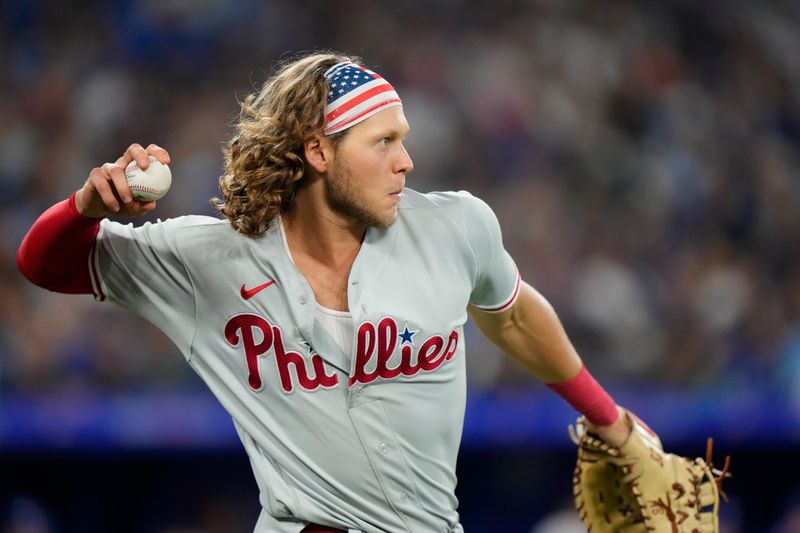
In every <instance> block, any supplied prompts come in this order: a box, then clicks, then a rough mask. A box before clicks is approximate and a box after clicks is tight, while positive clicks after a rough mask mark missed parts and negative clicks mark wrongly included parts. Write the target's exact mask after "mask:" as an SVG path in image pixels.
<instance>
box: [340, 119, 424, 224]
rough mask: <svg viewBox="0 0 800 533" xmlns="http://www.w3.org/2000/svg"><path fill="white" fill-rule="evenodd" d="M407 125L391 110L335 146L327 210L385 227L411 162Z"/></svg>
mask: <svg viewBox="0 0 800 533" xmlns="http://www.w3.org/2000/svg"><path fill="white" fill-rule="evenodd" d="M408 130H409V127H408V122H407V121H406V117H405V115H403V108H402V107H399V106H398V107H390V108H389V109H385V110H383V111H381V112H380V113H377V114H375V115H373V116H371V117H370V118H368V119H367V120H365V121H364V122H361V123H359V124H356V125H355V126H353V127H352V129H351V131H350V132H349V133H348V134H347V135H346V136H345V137H344V138H343V139H342V140H341V142H340V143H339V144H338V145H337V147H336V151H335V157H334V161H333V168H332V170H331V172H330V173H329V175H328V179H327V180H326V193H327V196H328V202H329V203H330V205H331V207H332V208H333V209H334V210H335V211H338V212H339V213H341V214H343V215H345V216H348V217H351V218H352V219H354V220H356V221H357V222H360V223H362V224H367V225H370V226H376V227H379V228H388V227H389V226H391V225H392V223H393V222H394V221H395V219H396V218H397V204H398V203H399V202H400V196H401V193H402V190H403V186H404V185H405V182H406V174H408V173H409V172H411V170H412V169H413V168H414V164H413V163H412V161H411V158H410V157H409V155H408V152H406V149H405V147H404V146H403V139H404V138H405V136H406V135H407V134H408Z"/></svg>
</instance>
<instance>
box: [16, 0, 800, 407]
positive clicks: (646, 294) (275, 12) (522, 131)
mask: <svg viewBox="0 0 800 533" xmlns="http://www.w3.org/2000/svg"><path fill="white" fill-rule="evenodd" d="M322 48H330V49H337V50H343V51H347V52H351V53H355V54H358V55H361V56H362V57H363V58H364V62H365V64H366V65H368V66H371V67H374V68H375V69H376V70H377V71H378V72H380V73H382V74H383V75H385V76H386V77H387V78H388V79H389V80H390V81H391V82H392V83H393V84H394V85H395V86H396V87H397V88H398V91H399V93H400V95H401V97H402V98H403V102H404V109H405V113H406V116H407V117H408V119H409V122H410V124H411V129H412V131H411V134H410V135H409V137H408V139H407V143H406V144H407V148H408V149H409V152H410V154H411V156H412V158H413V159H414V162H415V167H416V168H415V171H414V172H413V173H412V174H411V175H409V178H408V183H407V185H408V186H410V187H411V188H414V189H417V190H420V191H429V190H442V189H447V190H449V189H467V190H469V191H471V192H472V193H473V194H475V195H477V196H479V197H481V198H483V199H484V200H486V201H487V202H488V203H489V204H490V205H491V206H492V207H493V208H494V210H495V211H496V213H497V215H498V218H499V219H500V222H501V225H502V227H503V230H504V241H505V245H506V247H507V248H508V250H509V251H510V252H511V254H512V255H513V256H514V258H515V259H516V261H517V263H518V265H519V267H520V270H521V272H522V275H523V278H524V279H525V280H527V281H528V282H530V283H531V284H532V285H534V286H535V287H536V288H537V289H538V290H540V291H541V292H542V293H543V294H544V295H545V296H546V297H547V298H548V299H549V300H550V301H551V302H552V303H553V305H554V307H555V308H556V310H557V312H558V313H559V315H560V317H561V318H562V320H563V322H564V324H565V326H566V328H567V331H568V333H569V334H570V336H571V338H572V339H573V341H574V343H575V344H576V345H577V347H578V349H579V352H580V353H581V355H582V356H583V357H584V359H585V360H586V361H587V364H588V365H589V367H590V369H592V371H593V372H594V373H595V374H596V375H598V376H599V377H600V378H601V381H603V382H604V383H607V384H610V385H612V386H613V385H625V384H628V383H639V384H641V383H645V384H653V385H665V386H680V387H687V388H692V387H695V388H699V387H703V388H708V387H715V388H719V389H721V390H722V389H727V390H742V389H752V388H756V389H758V388H771V389H778V390H785V391H787V392H790V391H792V390H793V389H795V388H798V389H800V387H797V385H800V327H798V326H800V321H799V319H800V255H799V253H798V252H800V248H798V242H800V241H799V240H798V237H800V176H799V175H798V169H800V161H799V160H798V154H799V153H800V152H799V151H798V147H800V54H798V50H800V4H798V3H797V2H791V1H785V2H778V1H775V2H758V3H754V2H747V1H744V0H741V1H734V2H725V3H721V2H691V1H673V2H658V1H655V0H652V1H643V2H634V1H621V2H589V1H578V0H570V1H557V0H542V1H536V2H533V1H532V2H519V1H510V0H509V1H498V2H477V1H476V2H467V1H466V0H438V1H434V2H421V1H414V2H404V3H401V2H385V3H377V2H366V1H358V0H348V1H342V2H319V1H315V0H303V1H289V0H285V1H272V2H260V1H257V0H243V1H237V2H216V1H213V0H202V1H189V0H140V1H124V0H116V1H112V2H100V1H87V2H81V3H80V5H79V6H78V5H77V4H76V5H70V4H68V3H61V2H52V1H48V0H28V1H26V0H4V1H3V8H2V10H0V202H2V209H0V221H1V223H2V228H3V232H2V234H0V268H1V269H2V272H0V274H2V275H0V315H2V326H0V391H46V390H62V389H70V388H77V389H82V388H101V389H106V388H108V389H114V390H117V389H119V388H151V387H171V388H174V387H176V386H180V387H184V386H185V387H198V386H201V385H200V384H199V381H198V380H197V379H196V378H194V376H192V375H191V373H190V370H188V368H187V367H186V365H185V363H184V361H183V358H182V357H181V356H180V354H178V353H177V350H176V349H175V348H174V346H172V345H171V344H170V342H169V341H168V340H166V338H165V337H163V336H162V335H161V334H160V333H159V332H158V331H157V330H156V329H155V328H153V327H152V326H150V325H148V324H146V323H144V322H143V321H141V320H140V319H138V318H135V317H132V316H130V315H128V314H127V313H126V312H124V311H121V310H117V309H112V307H113V306H112V305H109V304H105V303H96V302H93V301H92V298H91V297H90V296H81V297H67V296H61V295H54V294H50V293H47V292H45V291H42V290H40V289H37V288H35V287H33V286H31V285H30V284H28V283H27V282H26V281H25V280H24V279H23V278H22V276H21V275H20V274H19V273H18V272H17V270H16V267H15V258H14V256H15V253H16V249H17V247H18V245H19V243H20V241H21V239H22V237H23V235H24V234H25V232H26V231H27V229H28V228H29V226H30V225H31V223H32V222H33V221H34V220H35V218H36V217H37V216H38V215H39V214H40V213H41V212H42V211H43V210H44V209H46V208H47V207H48V206H50V205H51V204H53V203H55V202H56V201H59V200H61V199H63V198H66V197H67V196H68V195H69V194H70V193H71V192H72V191H74V190H76V189H77V188H78V187H80V185H81V184H82V183H83V181H84V180H85V179H86V176H87V175H88V172H89V170H90V169H92V168H93V167H94V166H98V165H99V164H101V163H103V162H105V161H109V160H114V159H116V158H117V157H118V156H119V155H120V154H121V152H122V151H123V150H124V149H125V148H126V147H127V146H128V145H129V144H130V143H132V142H140V143H143V144H147V143H151V142H153V143H157V144H159V145H161V146H164V147H166V148H167V149H168V150H169V151H170V153H171V156H172V161H173V164H172V171H173V177H174V182H173V189H172V191H171V192H170V193H169V194H168V195H167V197H166V198H165V199H164V200H162V201H161V202H160V203H159V207H158V209H157V211H156V212H155V213H154V214H153V215H152V217H151V218H153V219H155V218H167V217H173V216H179V215H181V214H188V213H202V214H213V210H212V209H211V207H210V206H209V202H208V199H209V198H210V197H212V196H214V195H215V194H217V186H216V183H217V178H218V176H219V175H220V173H221V165H222V161H221V150H220V149H221V146H222V145H223V144H224V143H225V142H226V140H227V138H228V136H229V135H230V132H231V129H230V125H231V123H232V122H233V121H234V119H235V116H236V113H237V111H238V103H237V102H238V101H240V100H242V99H243V98H244V96H245V95H246V94H248V93H249V92H251V91H252V90H254V89H256V88H257V87H258V86H259V85H260V83H262V82H263V81H264V80H265V79H266V77H267V76H268V75H269V74H270V72H272V69H273V67H274V65H275V64H276V61H278V60H280V59H281V58H285V57H287V53H288V52H294V51H303V50H312V49H322ZM135 223H137V224H138V223H140V221H137V222H135ZM468 343H469V344H470V348H469V349H468V353H469V354H470V355H469V356H468V357H469V358H470V362H469V364H468V368H469V373H470V381H471V386H472V387H479V388H492V387H500V386H518V385H523V384H532V383H533V381H534V380H532V378H531V377H530V376H528V375H527V374H526V373H525V372H524V371H523V370H522V369H521V368H520V367H518V366H517V365H515V364H514V363H512V362H510V361H508V360H507V359H506V358H504V357H503V356H501V355H499V354H498V352H497V350H496V349H494V348H493V347H492V346H490V345H489V344H488V342H487V341H485V340H484V339H483V338H482V337H481V336H480V335H479V334H477V333H476V332H475V330H474V328H473V327H472V326H469V330H468ZM798 402H799V405H800V400H798Z"/></svg>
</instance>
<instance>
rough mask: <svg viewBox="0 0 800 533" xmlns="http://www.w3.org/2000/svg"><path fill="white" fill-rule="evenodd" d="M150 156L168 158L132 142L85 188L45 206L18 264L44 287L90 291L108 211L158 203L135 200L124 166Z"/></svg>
mask: <svg viewBox="0 0 800 533" xmlns="http://www.w3.org/2000/svg"><path fill="white" fill-rule="evenodd" d="M148 155H153V156H155V157H156V158H158V160H159V161H161V162H163V163H169V154H168V153H167V151H166V150H164V149H163V148H161V147H159V146H156V145H154V144H151V145H150V146H148V147H147V149H146V150H145V149H144V148H142V146H141V145H139V144H132V145H131V146H129V147H128V149H127V150H126V151H125V153H124V154H123V155H122V156H121V157H120V158H119V159H117V161H116V162H114V163H106V164H105V165H103V166H102V167H98V168H95V169H93V170H92V171H91V172H90V173H89V177H88V178H87V180H86V183H84V185H83V187H81V189H80V190H78V191H77V192H76V193H74V194H73V195H72V196H70V198H68V199H66V200H63V201H61V202H59V203H57V204H55V205H54V206H52V207H50V208H49V209H48V210H47V211H45V212H44V213H43V214H42V215H41V216H40V217H39V218H38V219H37V220H36V222H35V223H34V224H33V226H32V227H31V229H30V230H29V231H28V233H27V235H25V238H24V239H23V241H22V244H21V245H20V247H19V250H18V251H17V267H18V268H19V270H20V272H22V273H23V274H24V275H25V277H26V278H28V279H29V280H30V281H31V282H32V283H34V284H35V285H38V286H40V287H43V288H46V289H49V290H51V291H55V292H63V293H69V294H91V293H92V283H91V278H90V273H89V268H88V257H89V254H90V252H91V249H92V246H94V242H95V237H96V236H97V234H98V232H99V231H100V221H101V220H102V219H103V218H104V217H106V216H107V215H110V214H114V215H117V216H122V217H133V216H137V215H140V214H142V213H145V212H147V211H151V210H152V209H153V208H154V207H155V202H138V201H135V200H133V197H132V195H131V191H130V188H129V187H128V183H127V179H126V178H125V166H126V165H127V164H128V163H130V162H131V161H133V160H136V161H137V163H138V164H139V166H140V167H141V168H146V167H147V166H148V165H149V163H150V162H149V160H148Z"/></svg>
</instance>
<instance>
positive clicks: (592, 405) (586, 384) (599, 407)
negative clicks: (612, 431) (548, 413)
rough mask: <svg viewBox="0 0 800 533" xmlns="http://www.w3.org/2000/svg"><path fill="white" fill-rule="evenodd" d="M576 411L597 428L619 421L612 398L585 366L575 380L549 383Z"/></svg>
mask: <svg viewBox="0 0 800 533" xmlns="http://www.w3.org/2000/svg"><path fill="white" fill-rule="evenodd" d="M547 386H548V387H550V388H551V389H553V390H554V391H556V392H557V393H558V394H559V395H560V396H561V397H562V398H564V399H565V400H566V401H567V403H568V404H570V405H571V406H572V407H573V408H574V409H575V410H576V411H578V412H579V413H581V414H583V415H585V416H586V418H587V420H589V422H591V423H592V424H595V425H597V426H609V425H611V424H613V423H614V422H616V421H617V418H618V417H619V411H618V410H617V404H616V402H614V400H612V399H611V396H609V395H608V393H607V392H606V391H605V389H603V387H601V386H600V384H599V383H598V382H597V381H595V379H594V378H593V377H592V375H591V374H590V373H589V371H588V370H586V367H585V366H582V367H581V371H580V372H578V375H577V376H575V377H574V378H572V379H570V380H568V381H564V382H561V383H548V384H547Z"/></svg>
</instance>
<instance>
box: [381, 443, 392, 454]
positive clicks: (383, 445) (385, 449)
mask: <svg viewBox="0 0 800 533" xmlns="http://www.w3.org/2000/svg"><path fill="white" fill-rule="evenodd" d="M378 449H379V450H380V451H381V453H382V454H387V453H389V445H388V444H386V443H385V442H381V443H380V444H379V445H378Z"/></svg>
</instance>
